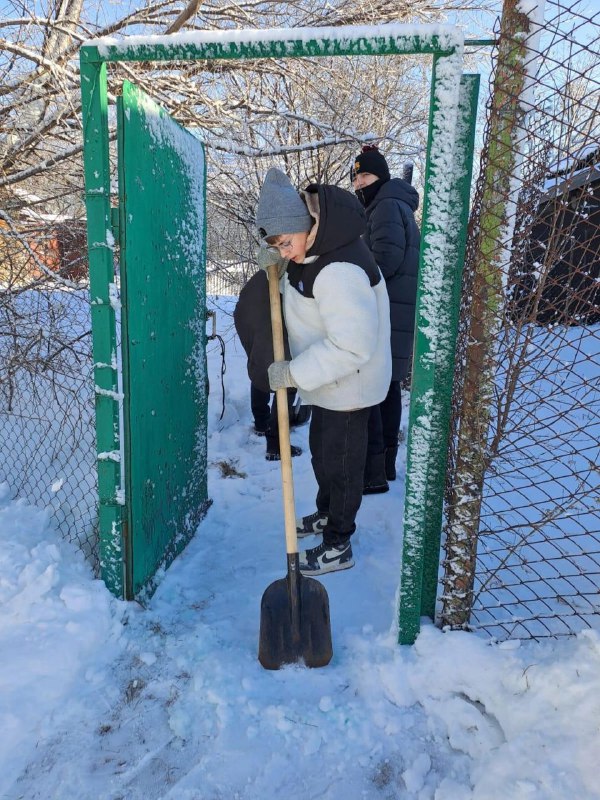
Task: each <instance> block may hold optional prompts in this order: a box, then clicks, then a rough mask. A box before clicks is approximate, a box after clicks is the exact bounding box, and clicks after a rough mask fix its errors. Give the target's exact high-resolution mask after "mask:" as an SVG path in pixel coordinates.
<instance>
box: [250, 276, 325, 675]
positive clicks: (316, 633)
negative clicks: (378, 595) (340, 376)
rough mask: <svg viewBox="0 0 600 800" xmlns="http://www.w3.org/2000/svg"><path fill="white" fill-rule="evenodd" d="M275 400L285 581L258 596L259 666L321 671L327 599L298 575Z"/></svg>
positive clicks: (274, 317) (276, 350) (289, 482)
mask: <svg viewBox="0 0 600 800" xmlns="http://www.w3.org/2000/svg"><path fill="white" fill-rule="evenodd" d="M268 275H269V299H270V305H271V325H272V328H273V355H274V358H275V361H283V360H284V359H285V351H284V346H283V323H282V319H281V298H280V296H279V276H278V274H277V265H276V264H273V265H272V266H269V270H268ZM276 396H277V422H278V425H279V450H280V453H281V481H282V485H283V510H284V517H285V544H286V552H287V577H285V578H281V579H280V580H278V581H274V582H273V583H272V584H271V585H270V586H268V587H267V588H266V589H265V592H264V594H263V596H262V601H261V604H260V635H259V644H258V660H259V661H260V663H261V664H262V666H263V667H264V668H265V669H280V668H281V667H282V666H283V665H284V664H295V663H304V664H305V665H306V666H307V667H324V666H326V665H327V664H329V662H330V661H331V657H332V656H333V649H332V645H331V622H330V619H329V598H328V597H327V592H326V591H325V587H324V586H323V585H322V584H321V583H319V581H316V580H314V579H313V578H305V577H304V576H303V575H301V574H300V558H299V556H298V537H297V536H296V513H295V509H294V483H293V477H292V454H291V450H290V422H289V415H288V402H287V389H277V392H276Z"/></svg>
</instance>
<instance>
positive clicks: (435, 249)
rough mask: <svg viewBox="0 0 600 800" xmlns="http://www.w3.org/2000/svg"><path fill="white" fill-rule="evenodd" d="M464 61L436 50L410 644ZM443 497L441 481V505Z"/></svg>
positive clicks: (412, 471) (415, 412)
mask: <svg viewBox="0 0 600 800" xmlns="http://www.w3.org/2000/svg"><path fill="white" fill-rule="evenodd" d="M461 67H462V49H459V50H457V51H456V52H455V53H454V54H452V55H450V56H443V57H441V56H437V57H434V61H433V70H432V81H431V102H430V115H429V138H428V142H427V167H426V172H425V186H426V194H425V201H424V206H423V226H422V227H423V233H422V241H421V255H420V263H419V286H418V292H417V316H416V331H415V349H414V357H413V363H414V368H413V378H412V390H411V403H410V425H409V432H408V447H407V451H408V453H407V468H406V495H405V504H404V544H403V553H402V574H401V586H400V603H399V609H398V622H399V642H400V643H401V644H412V643H413V642H414V640H415V639H416V637H417V634H418V632H419V618H420V615H421V594H422V581H423V560H424V544H425V531H426V527H427V507H428V502H433V500H432V499H430V498H429V495H430V491H431V487H430V485H429V470H430V466H431V464H432V460H433V458H434V453H435V451H436V449H439V447H440V442H439V441H437V439H436V438H435V436H434V433H435V431H434V428H433V427H432V420H433V417H432V413H433V412H434V403H435V377H436V364H437V359H438V355H437V354H438V351H439V350H440V347H442V346H443V345H444V342H445V341H448V340H449V338H450V336H451V333H450V330H449V323H448V320H447V308H448V303H449V298H448V297H444V294H443V290H444V283H445V281H444V273H445V272H446V271H447V270H449V269H450V267H449V249H450V244H451V234H450V231H451V230H452V228H453V227H456V228H459V227H460V224H461V218H460V212H461V208H460V205H458V204H456V202H455V193H454V188H453V187H454V182H455V176H454V169H455V166H456V165H455V162H454V153H455V141H456V136H457V121H458V107H459V94H460V78H461ZM452 265H454V262H452ZM442 499H443V484H442V491H441V496H440V498H439V503H440V504H441V502H442Z"/></svg>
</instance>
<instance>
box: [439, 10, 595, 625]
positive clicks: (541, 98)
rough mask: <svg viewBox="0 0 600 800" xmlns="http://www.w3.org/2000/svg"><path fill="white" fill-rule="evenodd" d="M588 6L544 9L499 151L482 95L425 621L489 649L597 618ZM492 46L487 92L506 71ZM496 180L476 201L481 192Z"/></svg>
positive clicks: (500, 105) (494, 114)
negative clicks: (439, 540) (474, 635)
mask: <svg viewBox="0 0 600 800" xmlns="http://www.w3.org/2000/svg"><path fill="white" fill-rule="evenodd" d="M508 5H509V4H505V13H506V6H508ZM590 8H591V6H590V5H589V4H588V3H586V2H583V0H577V1H576V2H571V3H569V4H568V5H566V4H564V3H558V2H555V0H547V2H546V5H545V11H544V20H543V22H542V23H541V25H542V30H541V34H540V33H539V31H538V35H537V36H534V35H533V34H532V35H531V36H530V37H529V44H530V47H532V50H533V51H532V52H531V53H530V55H529V56H528V57H527V58H526V61H527V65H528V68H529V69H528V72H529V75H530V85H525V87H524V91H523V92H522V93H521V94H520V96H519V97H518V98H512V99H513V100H516V103H517V105H515V106H514V107H515V108H516V109H519V108H520V109H522V110H523V113H524V117H523V119H522V120H521V121H519V120H518V118H517V119H516V120H515V126H514V129H513V130H511V131H509V133H510V135H511V136H510V145H509V147H512V148H513V152H512V153H508V154H507V152H506V148H507V144H506V142H507V138H506V134H507V128H506V126H504V127H502V125H501V124H499V122H500V123H501V122H502V115H505V116H506V114H507V108H510V101H511V98H510V97H508V98H507V97H506V96H505V95H504V96H503V95H502V94H501V92H500V91H499V90H498V89H496V90H495V91H492V93H491V97H490V101H489V104H488V114H487V126H486V133H485V141H484V148H483V156H482V162H481V173H480V175H479V179H478V181H477V186H476V190H475V196H474V202H473V210H472V215H471V219H470V227H469V238H468V243H467V255H466V262H465V268H464V276H463V295H462V307H461V321H460V333H459V342H458V350H457V368H456V375H455V383H454V398H453V421H452V430H451V459H450V469H449V472H448V480H447V492H446V511H445V558H444V562H443V565H442V572H443V576H442V593H441V598H440V599H441V623H442V624H444V625H448V626H450V627H454V628H458V627H462V628H466V629H470V630H479V631H482V632H485V633H486V634H487V635H490V636H492V637H495V638H497V639H506V638H542V637H547V636H557V635H561V634H573V633H576V632H578V631H580V630H581V629H582V628H585V627H592V626H598V622H599V620H600V480H599V478H600V474H599V473H600V450H599V447H600V108H599V103H600V51H599V47H598V42H599V41H600V11H596V12H595V13H594V12H593V10H592V11H590ZM508 12H509V13H510V8H509V9H508ZM503 24H506V20H504V21H503ZM499 33H502V31H499ZM502 52H503V51H502V47H500V48H499V51H498V53H499V55H498V56H497V58H496V61H495V66H494V74H493V75H492V81H491V83H492V86H494V85H495V84H494V78H495V77H496V76H497V75H502V72H501V71H502V69H507V68H509V69H510V67H511V64H510V63H508V61H509V59H510V58H511V54H510V53H509V55H506V52H507V51H506V50H505V51H504V52H505V56H504V57H505V59H506V61H507V63H505V64H502V63H501V62H502V58H503V55H502ZM526 84H527V82H526ZM503 85H504V91H505V92H506V85H507V84H506V82H504V84H503ZM499 130H502V138H501V136H500V135H499V134H498V133H497V132H498V131H499ZM494 137H496V138H494ZM507 156H508V157H507ZM507 170H508V174H507V173H506V171H507ZM503 181H504V182H505V185H506V187H507V191H506V193H505V197H504V200H503V202H502V203H501V205H500V206H499V205H498V204H496V205H493V201H492V200H491V199H490V189H489V187H490V186H498V185H502V182H503ZM490 220H491V221H492V222H491V224H490ZM490 232H492V233H490ZM486 265H487V267H491V269H488V270H487V271H486Z"/></svg>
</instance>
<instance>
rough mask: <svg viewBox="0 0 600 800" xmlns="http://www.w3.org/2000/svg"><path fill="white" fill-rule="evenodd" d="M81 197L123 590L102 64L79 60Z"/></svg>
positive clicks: (102, 488)
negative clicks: (84, 207)
mask: <svg viewBox="0 0 600 800" xmlns="http://www.w3.org/2000/svg"><path fill="white" fill-rule="evenodd" d="M81 98H82V114H83V137H84V151H83V152H84V172H85V201H86V210H87V235H88V257H89V270H90V300H91V310H92V343H93V357H94V381H95V386H96V395H95V397H96V441H97V450H98V462H97V463H98V500H99V506H98V523H99V544H100V566H101V571H102V577H103V579H104V581H105V582H106V585H107V587H108V588H109V590H110V591H111V592H112V593H113V594H115V595H117V596H118V597H122V596H123V592H124V576H123V513H122V512H123V509H122V506H121V504H120V502H119V497H120V496H119V494H118V489H119V487H120V485H121V462H120V458H121V456H120V437H119V399H120V398H119V394H118V375H117V339H116V327H115V310H114V303H113V294H112V291H111V287H112V286H114V282H115V277H114V248H113V244H114V239H113V236H112V232H111V209H110V163H109V152H108V99H107V87H106V66H105V65H104V64H99V63H96V64H94V63H89V62H87V61H86V60H85V59H84V58H82V61H81Z"/></svg>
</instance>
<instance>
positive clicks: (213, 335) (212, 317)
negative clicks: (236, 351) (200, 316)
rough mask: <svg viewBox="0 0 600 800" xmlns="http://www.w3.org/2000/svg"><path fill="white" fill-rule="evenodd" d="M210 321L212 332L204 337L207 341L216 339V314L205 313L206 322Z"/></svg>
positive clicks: (213, 312)
mask: <svg viewBox="0 0 600 800" xmlns="http://www.w3.org/2000/svg"><path fill="white" fill-rule="evenodd" d="M209 320H212V332H211V333H210V334H209V335H208V336H207V337H206V338H207V339H208V340H210V339H216V338H217V312H216V311H207V312H206V321H207V322H208V321H209Z"/></svg>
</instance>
